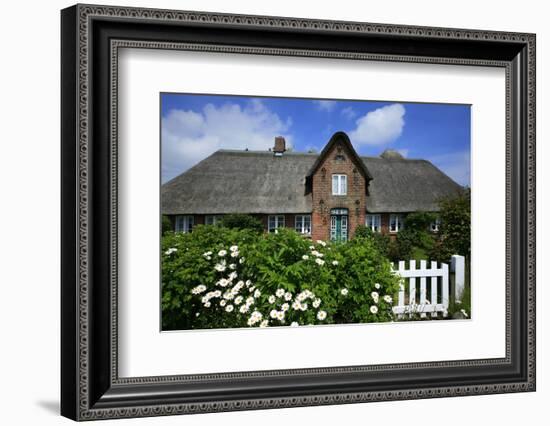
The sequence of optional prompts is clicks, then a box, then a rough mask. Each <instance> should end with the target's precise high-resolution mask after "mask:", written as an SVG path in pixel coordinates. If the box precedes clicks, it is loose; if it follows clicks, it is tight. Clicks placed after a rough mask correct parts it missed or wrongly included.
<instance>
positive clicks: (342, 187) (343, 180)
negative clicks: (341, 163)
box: [340, 175, 348, 195]
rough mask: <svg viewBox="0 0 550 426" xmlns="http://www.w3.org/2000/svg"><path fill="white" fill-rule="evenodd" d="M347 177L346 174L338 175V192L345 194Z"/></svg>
mask: <svg viewBox="0 0 550 426" xmlns="http://www.w3.org/2000/svg"><path fill="white" fill-rule="evenodd" d="M347 178H348V177H347V176H346V175H342V176H340V183H341V185H340V194H341V195H346V194H347V192H348V179H347Z"/></svg>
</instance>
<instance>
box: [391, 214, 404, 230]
mask: <svg viewBox="0 0 550 426" xmlns="http://www.w3.org/2000/svg"><path fill="white" fill-rule="evenodd" d="M404 227H405V216H404V215H402V214H390V232H399V231H401V230H403V228H404Z"/></svg>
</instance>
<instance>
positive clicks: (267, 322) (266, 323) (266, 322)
mask: <svg viewBox="0 0 550 426" xmlns="http://www.w3.org/2000/svg"><path fill="white" fill-rule="evenodd" d="M268 325H269V321H268V320H263V321H262V322H261V323H260V327H262V328H265V327H267V326H268Z"/></svg>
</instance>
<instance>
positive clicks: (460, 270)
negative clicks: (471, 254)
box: [451, 254, 465, 303]
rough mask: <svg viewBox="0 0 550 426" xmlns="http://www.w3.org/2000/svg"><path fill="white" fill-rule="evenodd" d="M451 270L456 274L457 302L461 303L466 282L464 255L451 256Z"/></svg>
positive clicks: (455, 295)
mask: <svg viewBox="0 0 550 426" xmlns="http://www.w3.org/2000/svg"><path fill="white" fill-rule="evenodd" d="M451 272H453V273H454V274H455V292H454V293H455V294H454V298H455V302H457V303H460V302H461V301H462V294H463V293H464V284H465V272H464V256H460V255H458V254H455V255H453V256H451Z"/></svg>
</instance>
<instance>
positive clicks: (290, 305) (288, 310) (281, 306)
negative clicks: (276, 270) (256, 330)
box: [267, 288, 327, 327]
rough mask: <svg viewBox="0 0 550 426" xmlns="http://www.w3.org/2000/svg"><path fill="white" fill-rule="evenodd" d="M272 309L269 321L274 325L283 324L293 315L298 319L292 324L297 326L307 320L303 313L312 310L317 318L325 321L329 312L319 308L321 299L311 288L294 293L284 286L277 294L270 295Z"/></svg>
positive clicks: (269, 300)
mask: <svg viewBox="0 0 550 426" xmlns="http://www.w3.org/2000/svg"><path fill="white" fill-rule="evenodd" d="M267 300H268V302H269V304H270V307H271V310H270V312H269V323H270V324H274V325H283V324H285V323H286V321H287V320H288V317H291V318H293V319H295V320H298V321H292V322H291V323H290V325H291V326H292V327H296V326H298V325H299V324H300V320H302V321H301V322H305V321H304V320H303V319H302V318H301V317H302V316H303V313H305V312H306V311H308V309H310V310H317V311H316V312H315V311H314V314H315V318H317V320H319V321H323V320H325V319H326V317H327V313H326V312H325V311H323V310H319V309H318V308H319V306H320V305H321V299H320V298H318V297H316V296H315V294H314V293H313V292H312V291H311V290H304V291H302V292H300V293H298V294H297V295H293V294H292V293H291V292H289V291H285V290H284V289H282V288H278V289H277V290H276V291H275V294H272V295H270V296H269V297H268V299H267Z"/></svg>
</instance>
